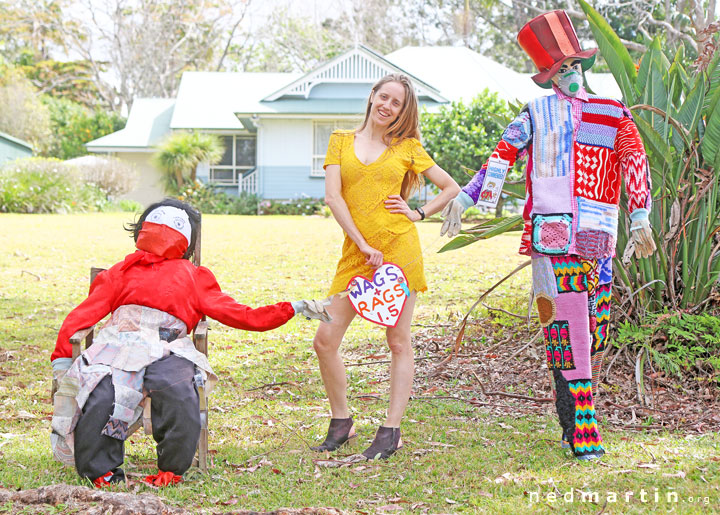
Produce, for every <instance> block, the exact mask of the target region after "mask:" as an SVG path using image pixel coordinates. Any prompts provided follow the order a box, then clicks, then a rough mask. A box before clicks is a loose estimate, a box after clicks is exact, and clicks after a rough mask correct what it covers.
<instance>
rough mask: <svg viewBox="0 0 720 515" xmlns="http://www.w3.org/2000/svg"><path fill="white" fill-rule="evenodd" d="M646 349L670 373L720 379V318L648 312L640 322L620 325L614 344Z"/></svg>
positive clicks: (658, 364) (718, 380)
mask: <svg viewBox="0 0 720 515" xmlns="http://www.w3.org/2000/svg"><path fill="white" fill-rule="evenodd" d="M626 344H627V345H630V346H631V347H635V346H640V347H644V348H645V349H647V351H648V353H649V355H650V356H651V357H652V360H653V362H654V363H655V364H656V365H657V366H658V368H660V369H661V370H663V371H664V372H666V373H667V374H669V375H673V376H676V377H680V376H682V375H683V373H692V374H693V375H695V376H699V377H704V378H706V379H709V380H712V381H715V382H720V318H718V317H717V316H713V315H712V314H710V313H701V314H697V315H695V314H688V313H681V312H677V313H673V314H669V313H663V314H654V315H648V317H647V318H646V319H644V320H643V321H642V323H640V324H634V323H632V322H630V321H624V322H622V323H620V324H619V326H618V330H617V338H616V339H615V345H617V346H619V347H622V346H623V345H626Z"/></svg>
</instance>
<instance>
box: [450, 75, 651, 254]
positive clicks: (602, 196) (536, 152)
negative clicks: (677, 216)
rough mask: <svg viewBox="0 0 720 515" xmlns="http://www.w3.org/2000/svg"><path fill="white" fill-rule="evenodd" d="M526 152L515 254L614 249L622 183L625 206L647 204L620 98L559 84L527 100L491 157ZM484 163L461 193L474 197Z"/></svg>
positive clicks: (638, 144) (637, 151) (635, 141)
mask: <svg viewBox="0 0 720 515" xmlns="http://www.w3.org/2000/svg"><path fill="white" fill-rule="evenodd" d="M526 151H527V152H528V154H529V156H528V166H527V170H526V181H525V190H526V201H525V209H524V212H523V218H524V220H525V226H524V231H523V236H522V242H521V245H520V253H521V254H524V255H531V254H532V253H536V254H541V255H566V254H575V255H578V256H581V257H585V258H603V257H610V256H614V255H615V242H616V235H617V224H618V204H619V200H620V191H621V181H622V180H623V178H624V180H625V189H626V191H627V194H628V206H627V208H628V211H629V212H630V213H632V212H633V211H635V210H636V209H638V208H644V209H648V210H649V209H650V193H649V192H650V174H649V167H648V163H647V156H646V154H645V149H644V147H643V143H642V140H641V139H640V135H639V133H638V130H637V127H636V126H635V122H633V120H632V116H631V115H630V112H629V111H628V109H627V108H626V107H625V106H624V105H623V104H622V103H621V102H619V101H617V100H612V99H609V98H602V97H597V96H594V95H587V94H586V93H585V91H584V90H581V94H579V95H578V96H577V97H575V98H570V97H566V96H565V95H563V94H562V92H560V91H559V90H558V89H555V94H554V95H550V96H546V97H540V98H536V99H534V100H532V101H531V102H530V103H528V104H527V106H525V108H524V109H523V110H522V111H521V112H520V114H519V115H518V116H517V117H516V118H515V120H513V121H512V123H510V125H508V127H507V128H506V129H505V131H504V133H503V136H502V139H501V141H500V142H499V143H498V145H497V147H496V148H495V151H494V152H493V154H492V156H491V157H495V158H501V159H505V160H507V161H508V162H509V163H510V166H512V165H513V163H514V162H515V160H516V158H517V157H518V156H519V155H521V153H524V152H526ZM486 168H487V163H485V165H484V166H483V167H482V168H481V170H480V171H479V172H478V173H477V174H476V175H475V177H473V179H472V180H471V181H470V183H468V184H467V186H465V188H463V191H464V192H465V193H466V194H468V195H469V196H470V198H471V199H472V200H473V201H474V202H477V200H478V195H479V194H480V190H481V189H482V183H483V180H484V177H485V170H486Z"/></svg>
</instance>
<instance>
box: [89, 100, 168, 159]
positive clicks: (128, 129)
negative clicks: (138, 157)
mask: <svg viewBox="0 0 720 515" xmlns="http://www.w3.org/2000/svg"><path fill="white" fill-rule="evenodd" d="M174 105H175V99H174V98H136V99H135V101H134V102H133V105H132V109H131V110H130V115H129V116H128V120H127V123H126V124H125V128H124V129H121V130H119V131H117V132H113V133H112V134H108V135H107V136H103V137H102V138H98V139H95V140H92V141H89V142H88V143H86V144H85V147H86V148H87V149H88V150H90V151H98V150H101V149H104V148H117V149H118V150H120V149H122V148H147V147H152V146H154V145H155V144H156V143H158V142H159V141H160V140H161V139H162V138H163V137H164V136H165V135H166V134H167V132H168V131H169V130H170V118H171V116H172V112H173V106H174Z"/></svg>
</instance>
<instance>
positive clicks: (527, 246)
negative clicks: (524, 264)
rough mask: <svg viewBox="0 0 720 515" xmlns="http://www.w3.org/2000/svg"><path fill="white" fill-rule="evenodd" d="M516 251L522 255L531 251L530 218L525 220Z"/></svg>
mask: <svg viewBox="0 0 720 515" xmlns="http://www.w3.org/2000/svg"><path fill="white" fill-rule="evenodd" d="M518 253H519V254H521V255H523V256H529V255H530V254H531V253H532V222H531V221H530V220H525V224H524V226H523V233H522V237H521V238H520V249H519V250H518Z"/></svg>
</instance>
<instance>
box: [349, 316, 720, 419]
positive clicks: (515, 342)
mask: <svg viewBox="0 0 720 515" xmlns="http://www.w3.org/2000/svg"><path fill="white" fill-rule="evenodd" d="M538 330H539V327H537V326H534V327H533V328H531V329H528V328H527V326H524V325H522V324H519V325H518V326H516V327H514V328H509V329H507V330H506V335H505V336H504V337H501V338H498V337H497V336H495V335H494V334H493V332H497V327H495V328H493V327H490V326H488V325H487V323H483V325H481V324H480V323H476V324H468V327H467V330H466V334H465V337H464V339H463V343H462V346H461V347H460V348H459V349H458V350H457V353H455V354H453V353H452V352H450V351H451V350H452V349H454V347H455V337H456V335H457V327H456V326H455V325H447V326H446V327H442V326H441V325H435V326H432V327H423V326H415V327H413V346H414V348H415V355H416V364H415V365H416V368H415V374H416V379H415V387H414V392H413V400H430V399H455V400H457V401H458V402H467V403H469V404H471V405H474V406H477V407H478V408H479V409H481V410H483V411H486V412H490V413H492V414H494V415H499V416H510V417H517V416H523V415H527V414H539V415H542V414H548V413H551V414H554V413H555V406H554V400H553V392H552V390H551V383H550V377H549V374H548V370H547V365H546V357H545V348H544V344H543V341H542V335H541V334H538ZM368 358H370V359H368ZM389 358H390V356H389V354H381V355H371V356H366V357H365V358H364V359H363V358H359V359H358V360H357V362H356V363H353V364H351V366H363V367H367V368H370V369H371V370H372V372H371V374H373V375H374V381H376V382H378V383H384V382H385V381H387V380H388V379H389V377H388V372H389V367H388V365H387V364H386V363H387V362H388V360H389ZM636 361H637V355H636V354H635V353H633V352H632V351H630V350H629V349H628V348H623V349H617V348H616V347H611V348H609V349H608V351H607V353H606V355H605V360H604V365H603V370H602V373H601V375H600V384H599V388H598V395H597V397H596V400H595V405H596V409H597V411H598V414H599V415H601V416H602V417H603V424H604V425H609V426H611V427H612V428H613V429H617V430H634V431H648V430H660V429H665V430H680V431H682V432H686V433H706V432H711V431H720V410H718V402H719V401H720V389H718V387H717V385H716V384H715V383H712V382H708V381H707V380H703V379H702V378H701V377H697V376H694V375H693V374H692V371H690V372H688V373H687V374H686V375H684V376H683V377H675V376H667V375H666V374H665V373H664V372H662V371H659V370H657V369H655V368H654V367H653V364H652V363H650V362H649V360H646V361H645V365H644V371H643V372H644V373H643V374H642V376H643V378H644V380H643V383H644V384H643V389H642V390H640V389H639V388H638V385H637V382H636ZM373 364H379V365H380V366H372V365H373Z"/></svg>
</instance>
